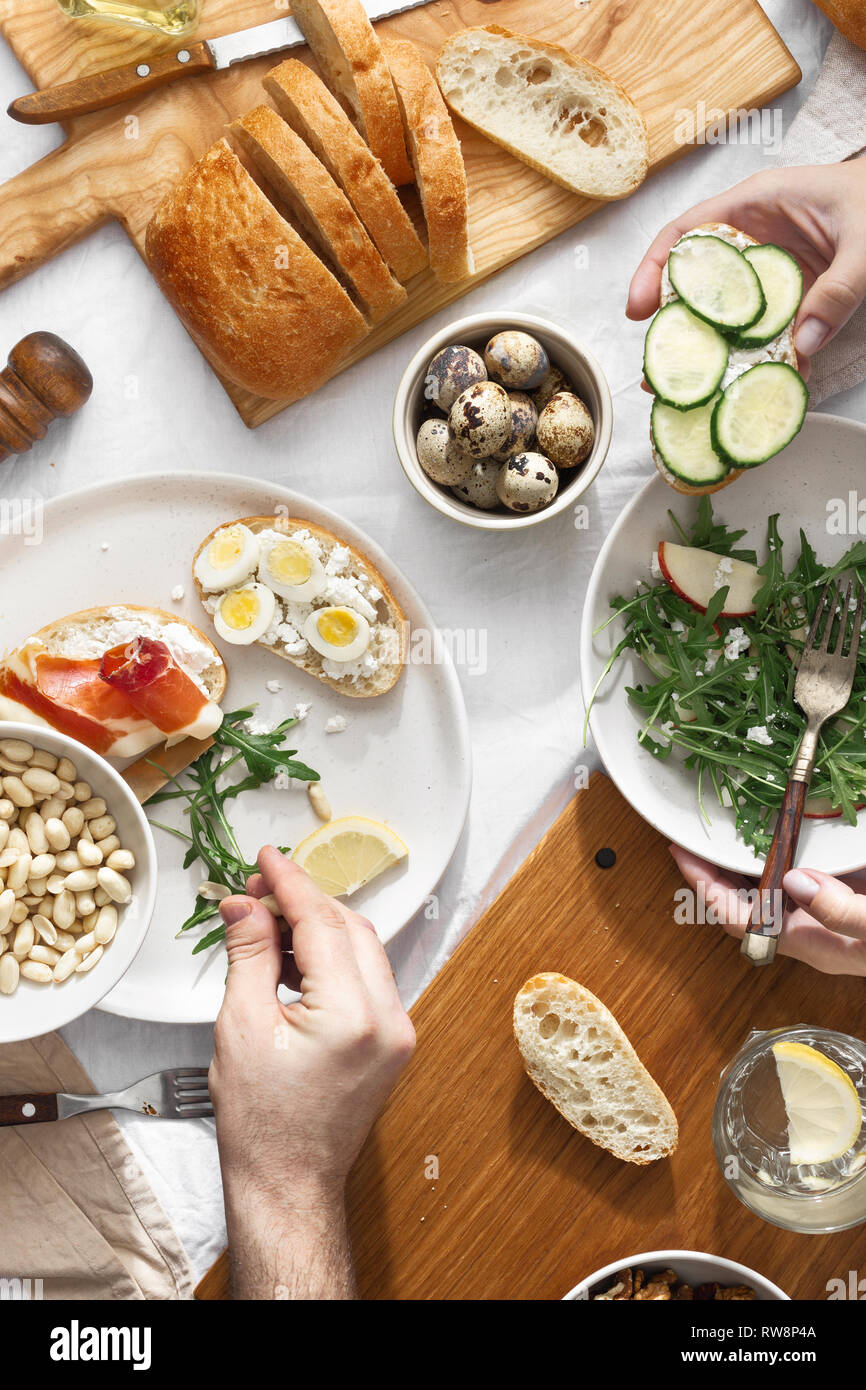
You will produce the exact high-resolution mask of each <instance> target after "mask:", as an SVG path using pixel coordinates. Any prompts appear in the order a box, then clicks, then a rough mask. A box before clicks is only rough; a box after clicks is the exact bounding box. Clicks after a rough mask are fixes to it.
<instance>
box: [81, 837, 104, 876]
mask: <svg viewBox="0 0 866 1390" xmlns="http://www.w3.org/2000/svg"><path fill="white" fill-rule="evenodd" d="M75 853H76V854H77V855H78V858H79V859H80V860H81V862H82V864H83V865H84V867H85V869H95V868H96V865H97V864H101V863H102V850H101V849H100V848H99V845H95V844H94V843H93V841H92V840H85V839H80V840H79V841H78V844H77V845H76V846H75Z"/></svg>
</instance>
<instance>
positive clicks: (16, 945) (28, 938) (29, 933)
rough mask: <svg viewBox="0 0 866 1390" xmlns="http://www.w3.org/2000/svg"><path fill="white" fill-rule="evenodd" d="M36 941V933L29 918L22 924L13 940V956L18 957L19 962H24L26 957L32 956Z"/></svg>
mask: <svg viewBox="0 0 866 1390" xmlns="http://www.w3.org/2000/svg"><path fill="white" fill-rule="evenodd" d="M35 940H36V933H35V931H34V930H33V923H32V921H31V920H30V918H29V917H28V918H27V921H26V922H22V923H21V925H20V927H19V928H18V930H17V931H16V933H15V936H14V937H13V939H12V954H13V956H16V957H17V958H18V960H24V958H25V956H29V955H30V952H31V950H32V949H33V943H34V941H35Z"/></svg>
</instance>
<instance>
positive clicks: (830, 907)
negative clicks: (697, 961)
mask: <svg viewBox="0 0 866 1390" xmlns="http://www.w3.org/2000/svg"><path fill="white" fill-rule="evenodd" d="M671 854H672V855H673V857H674V859H675V860H676V862H677V864H678V866H679V868H680V872H681V873H682V876H683V878H684V879H685V881H686V883H688V884H689V886H690V887H691V888H697V887H698V884H699V883H702V884H703V888H704V894H705V900H706V903H707V906H708V907H712V908H714V910H715V912H716V915H717V918H718V921H719V922H720V923H721V925H722V926H723V927H724V929H725V931H726V932H728V934H729V935H730V936H735V937H736V938H737V940H740V939H741V938H742V936H743V935H744V933H745V930H746V927H747V926H748V925H749V923H750V922H751V919H752V912H753V906H752V903H751V902H750V901H749V899H748V891H747V890H749V889H753V888H754V887H755V881H754V879H748V878H743V877H740V876H738V875H736V874H727V873H723V872H722V870H721V869H717V868H716V867H715V866H714V865H713V864H708V863H707V861H706V860H705V859H698V857H697V855H694V854H690V853H689V851H688V850H685V849H680V848H679V846H678V845H671ZM783 886H784V889H785V892H786V893H787V894H788V896H789V897H790V898H791V899H792V900H793V901H794V902H795V903H796V904H797V906H796V907H795V908H794V910H793V911H792V912H786V913H785V920H784V923H783V926H782V934H781V936H780V937H779V952H780V954H781V955H783V956H792V957H793V958H794V960H801V961H804V962H805V964H806V965H811V966H812V967H813V968H814V969H815V970H822V971H823V972H824V973H825V974H827V975H866V895H864V889H866V881H864V879H863V877H862V876H860V875H853V876H852V877H851V879H850V881H849V882H847V883H846V882H843V881H842V880H841V879H838V878H831V877H830V875H829V874H824V873H821V871H820V870H819V869H792V870H791V871H790V872H789V873H787V874H786V875H785V877H784V880H783ZM807 909H808V911H807Z"/></svg>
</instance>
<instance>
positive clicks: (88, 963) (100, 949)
mask: <svg viewBox="0 0 866 1390" xmlns="http://www.w3.org/2000/svg"><path fill="white" fill-rule="evenodd" d="M104 954H105V947H104V946H97V947H96V949H95V950H93V951H91V952H90V954H89V955H87V956H85V957H84V960H83V961H82V962H81V964H80V965H76V967H75V973H76V975H84V974H86V972H87V971H88V970H92V969H93V967H94V965H96V963H97V961H100V960H102V957H103V955H104Z"/></svg>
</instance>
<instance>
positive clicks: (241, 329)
mask: <svg viewBox="0 0 866 1390" xmlns="http://www.w3.org/2000/svg"><path fill="white" fill-rule="evenodd" d="M146 250H147V258H148V261H149V262H150V266H151V269H152V271H153V273H154V275H155V277H156V280H157V282H158V284H159V285H160V288H161V289H162V291H163V293H164V294H165V295H166V297H167V298H168V299H169V301H170V302H171V303H172V304H173V306H174V308H175V310H176V311H177V313H178V315H179V317H180V318H181V320H182V322H183V323H184V324H185V326H186V328H187V329H188V331H189V332H190V334H191V335H192V337H193V338H194V339H195V341H196V343H198V345H199V347H200V348H201V350H202V352H203V353H204V354H205V356H206V357H207V358H208V359H209V361H210V362H212V363H213V365H214V366H215V367H216V369H217V371H219V372H221V373H222V374H223V375H224V376H226V377H228V379H229V380H230V381H233V382H234V383H235V384H236V385H237V386H242V387H244V388H245V389H246V390H247V391H252V392H253V393H254V394H255V395H257V396H266V397H268V398H269V399H272V400H282V401H286V402H287V403H289V402H291V401H296V400H300V398H301V397H302V396H307V395H309V394H310V392H311V391H315V390H317V389H318V388H319V387H320V386H322V385H323V384H324V382H326V381H327V380H328V379H329V378H330V377H332V376H333V375H334V373H335V372H336V371H337V369H338V368H339V366H340V364H341V362H342V361H343V359H344V358H345V357H346V356H347V355H348V353H349V352H350V351H351V350H352V348H353V347H355V346H356V345H357V344H358V343H359V342H361V340H362V339H363V338H364V337H366V335H367V333H368V332H369V328H368V325H367V322H366V320H365V319H364V316H363V314H362V313H361V312H360V310H359V309H357V308H356V307H355V305H354V304H353V303H352V301H351V299H350V298H349V296H348V295H347V293H346V291H345V290H344V289H343V287H342V285H340V284H339V283H338V281H337V280H336V279H335V278H334V276H333V275H332V274H331V272H330V271H329V270H328V269H327V268H326V267H325V266H324V265H323V264H322V262H321V261H320V260H319V258H318V256H317V255H316V254H315V253H314V252H313V251H311V250H310V248H309V246H307V244H306V242H305V241H304V240H303V238H302V237H301V236H300V235H299V234H298V232H296V231H295V229H294V227H292V226H290V225H289V223H288V222H286V220H285V219H284V218H283V217H281V216H280V214H279V213H278V212H277V210H276V208H275V207H274V206H273V204H272V203H271V202H270V201H269V199H268V198H266V197H265V195H264V193H263V192H262V191H261V189H260V188H259V187H258V185H257V184H256V183H255V182H254V180H253V179H252V178H251V177H250V175H249V174H248V173H247V171H246V169H245V168H244V166H243V165H242V164H241V162H240V160H239V159H238V158H237V156H236V155H235V154H234V153H233V151H232V150H231V149H230V148H229V145H228V142H227V141H226V140H218V141H217V143H216V144H215V145H213V146H212V148H211V149H209V150H208V151H207V153H206V154H204V155H203V156H202V158H201V159H200V160H199V161H198V163H197V164H194V165H193V167H192V169H190V171H189V172H188V173H187V174H186V175H185V176H184V178H183V179H181V181H180V183H179V184H178V185H177V187H176V188H175V189H174V191H173V192H172V193H170V194H169V195H168V197H167V198H166V199H165V200H164V201H163V203H162V204H161V205H160V206H159V208H158V209H157V211H156V213H155V214H154V216H153V218H152V220H151V222H150V225H149V226H148V229H147V244H146Z"/></svg>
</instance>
